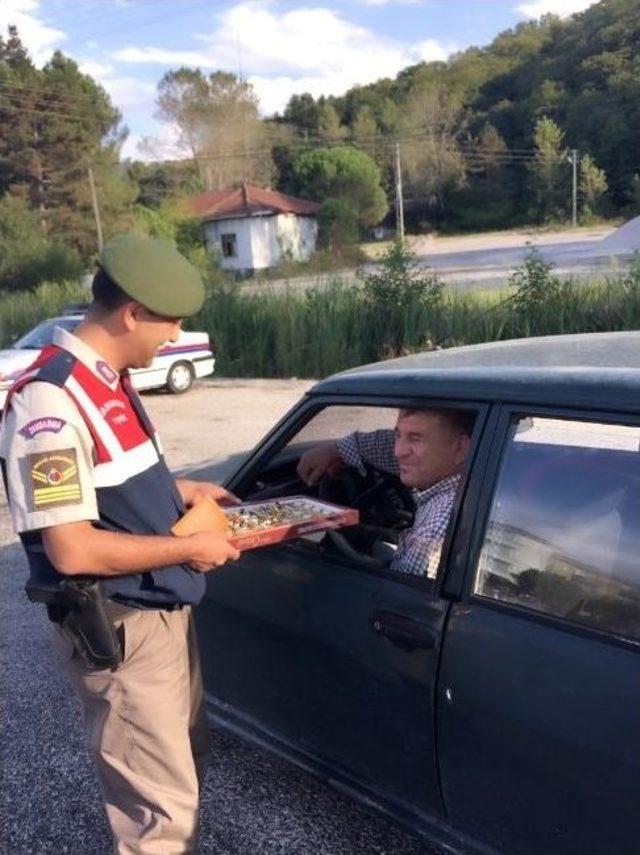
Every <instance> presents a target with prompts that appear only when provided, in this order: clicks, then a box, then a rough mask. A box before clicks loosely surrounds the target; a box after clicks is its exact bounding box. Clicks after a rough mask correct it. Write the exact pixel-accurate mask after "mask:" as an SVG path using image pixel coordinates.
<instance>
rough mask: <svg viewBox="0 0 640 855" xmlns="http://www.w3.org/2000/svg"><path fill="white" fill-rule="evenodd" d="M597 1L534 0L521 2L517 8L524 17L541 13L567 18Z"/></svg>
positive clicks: (532, 16) (536, 15)
mask: <svg viewBox="0 0 640 855" xmlns="http://www.w3.org/2000/svg"><path fill="white" fill-rule="evenodd" d="M597 2H598V0H534V2H533V3H522V4H520V5H519V6H518V7H517V8H518V12H520V14H521V15H523V16H524V17H525V18H539V17H540V16H541V15H557V16H558V17H559V18H568V17H569V15H575V14H576V13H577V12H584V10H585V9H588V8H589V6H593V5H595V4H596V3H597Z"/></svg>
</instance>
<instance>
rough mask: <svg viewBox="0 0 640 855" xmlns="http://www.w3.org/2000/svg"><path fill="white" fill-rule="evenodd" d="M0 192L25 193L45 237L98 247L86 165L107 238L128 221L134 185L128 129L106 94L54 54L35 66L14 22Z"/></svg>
mask: <svg viewBox="0 0 640 855" xmlns="http://www.w3.org/2000/svg"><path fill="white" fill-rule="evenodd" d="M0 124H1V126H2V134H1V135H0V195H1V194H4V193H12V194H13V195H18V196H21V197H22V198H24V199H25V200H26V201H27V203H28V204H29V206H30V208H32V209H33V210H35V211H37V213H38V226H39V229H40V231H41V232H42V234H43V235H44V236H48V237H50V238H53V239H55V240H60V241H64V242H66V243H69V244H71V245H73V246H75V247H76V248H77V249H78V250H79V251H80V253H81V255H82V256H83V257H84V258H88V257H90V256H91V254H92V253H93V252H94V251H95V247H96V239H95V230H94V226H93V217H92V208H91V198H90V191H89V182H88V172H87V170H88V164H89V163H90V162H91V163H92V164H93V170H94V175H95V178H96V182H97V184H98V191H99V196H100V207H101V213H102V219H103V227H104V231H105V233H106V235H107V236H108V235H109V234H110V233H112V232H113V231H115V230H119V229H120V228H122V227H123V225H126V223H127V222H128V219H127V217H128V210H127V209H128V207H129V206H130V203H131V201H132V199H133V195H134V190H133V188H132V186H131V185H130V184H129V182H128V181H127V180H126V179H123V178H122V176H121V175H120V173H119V170H118V156H119V148H120V145H121V143H122V141H123V140H124V137H125V131H123V130H122V129H121V128H120V114H119V113H118V111H117V110H116V109H115V108H114V106H113V104H112V103H111V101H110V99H109V96H108V95H107V93H106V92H105V91H104V89H102V87H100V86H99V85H98V84H97V83H96V82H95V81H94V80H93V79H92V78H91V77H89V76H88V75H85V74H81V73H80V71H79V69H78V66H77V65H76V63H75V62H73V61H72V60H70V59H68V58H67V57H65V56H64V55H63V54H62V53H60V52H56V53H54V55H53V57H52V58H51V60H50V61H49V62H48V63H47V64H46V65H45V66H44V67H43V68H42V69H36V68H35V66H34V65H33V63H32V62H31V60H30V58H29V56H28V54H27V52H26V51H25V49H24V47H23V46H22V43H21V41H20V38H19V36H18V33H17V31H16V29H15V28H14V27H11V28H10V29H9V37H8V39H6V40H4V39H2V37H0Z"/></svg>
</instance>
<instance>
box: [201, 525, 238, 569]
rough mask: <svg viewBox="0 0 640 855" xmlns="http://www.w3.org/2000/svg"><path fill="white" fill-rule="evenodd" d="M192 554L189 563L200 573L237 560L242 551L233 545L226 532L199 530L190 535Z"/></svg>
mask: <svg viewBox="0 0 640 855" xmlns="http://www.w3.org/2000/svg"><path fill="white" fill-rule="evenodd" d="M189 545H190V546H191V547H192V554H191V558H190V560H189V564H190V566H191V567H193V569H194V570H197V571H198V573H208V572H209V570H213V569H215V568H216V567H222V565H223V564H226V563H227V561H235V560H236V559H238V558H239V557H240V552H239V551H238V550H237V549H236V548H235V546H232V545H231V544H230V543H229V541H228V540H227V537H226V536H225V535H224V534H220V533H219V532H214V531H199V532H198V533H197V534H191V535H189Z"/></svg>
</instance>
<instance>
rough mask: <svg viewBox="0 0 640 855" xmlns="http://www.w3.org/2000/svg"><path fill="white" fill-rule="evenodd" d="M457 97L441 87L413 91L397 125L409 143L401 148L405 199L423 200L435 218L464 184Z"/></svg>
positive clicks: (464, 173) (464, 175) (431, 86)
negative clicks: (408, 197) (405, 188)
mask: <svg viewBox="0 0 640 855" xmlns="http://www.w3.org/2000/svg"><path fill="white" fill-rule="evenodd" d="M460 111H461V104H460V101H459V99H458V97H457V96H456V95H454V94H452V93H451V92H450V91H449V90H448V89H447V88H446V87H444V86H442V85H432V84H427V85H424V86H419V87H417V88H415V89H413V90H412V91H411V92H410V93H409V95H408V97H407V99H406V102H405V105H404V109H403V111H402V120H401V123H400V129H401V131H402V130H404V132H405V133H406V135H407V137H408V138H409V141H408V142H406V143H403V144H402V167H403V171H404V178H405V181H406V185H407V195H410V196H414V197H417V198H419V199H422V200H424V203H425V204H426V205H427V206H428V207H429V208H430V209H431V210H432V212H433V213H434V215H435V217H436V218H440V217H441V216H442V212H443V211H444V208H445V205H446V201H447V198H448V196H449V194H450V193H451V192H453V191H455V190H457V189H459V188H460V187H462V186H463V185H464V183H465V181H466V170H465V163H464V158H463V157H462V154H461V152H460V149H459V146H458V143H457V140H456V134H457V131H458V129H459V125H460Z"/></svg>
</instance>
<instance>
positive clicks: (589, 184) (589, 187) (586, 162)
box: [579, 154, 608, 216]
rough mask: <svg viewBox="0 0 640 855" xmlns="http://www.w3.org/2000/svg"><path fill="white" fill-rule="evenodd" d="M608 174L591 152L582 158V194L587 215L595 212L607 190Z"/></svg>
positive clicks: (580, 188) (580, 189)
mask: <svg viewBox="0 0 640 855" xmlns="http://www.w3.org/2000/svg"><path fill="white" fill-rule="evenodd" d="M607 187H608V185H607V176H606V174H605V171H604V169H600V167H599V166H598V165H597V164H596V162H595V160H594V159H593V158H592V157H591V155H589V154H585V155H583V156H582V157H581V158H580V187H579V191H580V196H581V198H582V207H583V213H584V214H585V215H586V216H590V215H592V214H595V213H596V211H597V209H598V203H599V202H600V199H601V198H602V196H604V194H605V193H606V192H607Z"/></svg>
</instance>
